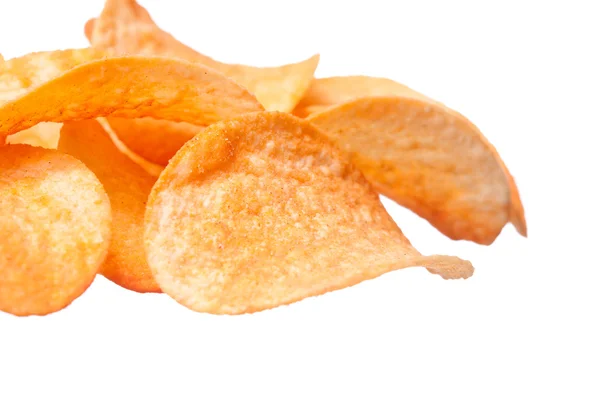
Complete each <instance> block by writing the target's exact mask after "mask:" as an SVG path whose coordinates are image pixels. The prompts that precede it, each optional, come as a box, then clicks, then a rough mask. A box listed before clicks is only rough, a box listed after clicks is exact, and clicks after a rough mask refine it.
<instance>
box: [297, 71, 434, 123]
mask: <svg viewBox="0 0 600 400" xmlns="http://www.w3.org/2000/svg"><path fill="white" fill-rule="evenodd" d="M373 96H408V97H413V98H418V99H422V100H424V101H430V102H435V103H437V102H436V101H435V100H432V99H430V98H429V97H427V96H425V95H423V94H421V93H419V92H417V91H414V90H412V89H411V88H409V87H408V86H405V85H403V84H401V83H398V82H395V81H393V80H391V79H386V78H377V77H372V76H364V75H355V76H334V77H330V78H320V79H314V80H313V82H312V84H311V85H310V88H309V89H308V91H307V92H306V94H305V95H304V97H303V98H302V100H301V101H300V102H299V103H298V105H297V106H296V108H295V109H294V111H293V114H294V115H297V116H299V117H306V116H308V115H310V114H314V113H316V112H319V111H323V110H325V109H326V108H328V107H331V106H336V105H338V104H341V103H346V102H348V101H351V100H355V99H358V98H361V97H373Z"/></svg>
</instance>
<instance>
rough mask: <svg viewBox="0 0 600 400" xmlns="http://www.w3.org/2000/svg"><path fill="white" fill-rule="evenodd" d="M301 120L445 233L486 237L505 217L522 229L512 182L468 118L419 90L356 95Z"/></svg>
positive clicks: (378, 184)
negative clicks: (415, 92) (426, 97)
mask: <svg viewBox="0 0 600 400" xmlns="http://www.w3.org/2000/svg"><path fill="white" fill-rule="evenodd" d="M308 120H309V121H310V122H312V123H313V124H314V125H316V126H317V127H319V128H321V129H322V130H323V132H324V133H325V134H326V135H327V136H328V137H329V139H330V140H331V141H332V142H333V143H335V144H336V145H337V146H338V147H339V148H340V149H342V150H344V151H345V152H346V153H347V154H349V155H350V157H351V159H352V161H353V162H354V164H355V165H357V166H358V167H359V169H360V170H361V171H362V172H363V173H364V174H365V176H366V177H367V179H368V180H369V181H370V182H371V183H372V184H373V185H374V187H375V188H376V189H377V190H378V191H379V192H380V193H382V194H384V195H385V196H387V197H389V198H391V199H392V200H395V201H396V202H398V203H399V204H401V205H403V206H405V207H407V208H409V209H411V210H413V211H414V212H415V213H417V214H418V215H420V216H422V217H423V218H425V219H427V220H428V221H429V222H430V223H431V224H432V225H433V226H435V227H436V228H437V229H439V230H440V231H441V232H442V233H444V234H445V235H447V236H448V237H450V238H452V239H466V240H471V241H474V242H477V243H480V244H490V243H492V242H493V241H494V240H495V238H496V237H497V236H498V234H499V233H500V232H501V230H502V228H503V227H504V225H505V224H506V223H507V222H509V221H510V222H512V224H513V225H514V226H515V227H516V228H517V230H518V231H519V232H520V233H521V234H522V235H526V234H527V225H526V222H525V216H524V211H523V205H522V203H521V200H520V198H519V193H518V190H517V187H516V185H515V183H514V180H513V178H512V176H511V174H510V173H509V172H508V169H507V168H506V166H505V165H504V163H503V162H502V159H501V158H500V156H499V155H498V152H497V151H496V150H495V149H494V147H493V146H492V145H491V144H490V143H489V142H488V141H487V140H486V139H485V137H484V136H483V135H482V133H481V132H480V131H479V130H478V129H477V127H476V126H475V125H473V124H472V123H471V122H470V121H469V120H468V119H467V118H465V117H464V116H462V115H460V114H459V113H457V112H456V111H453V110H450V109H448V108H447V107H445V106H443V105H441V104H440V103H437V102H433V101H427V100H424V99H423V98H422V97H419V96H408V95H407V96H395V97H373V98H362V99H357V100H353V101H349V102H347V103H343V104H341V105H338V106H334V107H329V108H326V109H325V110H324V111H321V112H319V113H316V114H311V115H310V116H309V117H308Z"/></svg>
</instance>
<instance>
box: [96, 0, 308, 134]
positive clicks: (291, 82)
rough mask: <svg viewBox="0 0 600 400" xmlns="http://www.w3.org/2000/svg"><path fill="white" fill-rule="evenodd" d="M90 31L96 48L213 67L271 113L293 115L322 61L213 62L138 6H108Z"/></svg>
mask: <svg viewBox="0 0 600 400" xmlns="http://www.w3.org/2000/svg"><path fill="white" fill-rule="evenodd" d="M85 30H90V31H91V37H90V43H91V44H92V46H93V47H95V48H99V49H102V50H106V51H112V52H114V54H116V55H123V54H144V55H155V56H171V57H178V58H182V59H185V60H188V61H192V62H198V63H202V64H204V65H207V66H209V67H211V68H213V69H215V70H217V71H219V72H221V73H222V74H224V75H225V76H227V77H229V78H231V79H233V80H234V81H236V82H237V83H239V84H240V85H242V86H244V87H245V88H247V89H248V90H249V91H250V92H251V93H253V94H254V95H255V96H256V98H257V99H258V101H259V102H260V103H261V104H262V105H263V106H264V108H265V109H266V110H269V111H286V112H287V111H291V110H293V109H294V107H295V106H296V104H297V103H298V102H299V101H300V99H301V98H302V96H303V95H304V93H305V92H306V90H307V89H308V87H309V86H310V83H311V82H312V80H313V76H314V72H315V70H316V68H317V65H318V63H319V55H314V56H312V57H311V58H309V59H307V60H304V61H301V62H298V63H294V64H288V65H283V66H279V67H266V68H259V67H252V66H247V65H241V64H226V63H222V62H219V61H216V60H213V59H212V58H210V57H207V56H205V55H203V54H200V53H198V52H197V51H195V50H194V49H192V48H191V47H188V46H186V45H184V44H183V43H181V42H179V41H178V40H177V39H175V38H174V37H173V36H172V35H171V34H169V33H167V32H165V31H163V30H162V29H160V28H159V27H158V26H157V25H156V23H155V22H154V21H153V20H152V18H151V16H150V14H149V13H148V11H147V10H146V9H145V8H144V7H142V6H141V5H139V4H138V3H137V2H136V1H135V0H107V1H106V3H105V6H104V9H103V10H102V13H101V14H100V17H98V18H97V19H96V20H94V21H91V22H90V21H88V23H86V27H85ZM117 134H119V133H118V132H117ZM119 136H120V134H119Z"/></svg>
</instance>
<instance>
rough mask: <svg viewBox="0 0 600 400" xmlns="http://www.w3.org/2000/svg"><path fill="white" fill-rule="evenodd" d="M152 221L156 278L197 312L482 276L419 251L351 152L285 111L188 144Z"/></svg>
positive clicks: (148, 232)
mask: <svg viewBox="0 0 600 400" xmlns="http://www.w3.org/2000/svg"><path fill="white" fill-rule="evenodd" d="M145 221H146V222H145V233H144V237H145V248H146V254H147V257H148V264H149V265H150V268H151V269H152V272H153V273H154V276H155V278H156V281H157V282H158V284H159V286H160V287H161V289H162V290H163V292H165V293H167V294H169V295H170V296H171V297H173V298H174V299H175V300H177V301H178V302H180V303H181V304H183V305H185V306H187V307H189V308H191V309H193V310H196V311H204V312H210V313H216V314H239V313H246V312H254V311H260V310H264V309H267V308H272V307H276V306H279V305H282V304H289V303H292V302H295V301H298V300H301V299H303V298H305V297H308V296H315V295H318V294H322V293H324V292H328V291H331V290H335V289H341V288H344V287H347V286H350V285H354V284H356V283H359V282H360V281H363V280H365V279H371V278H374V277H376V276H379V275H381V274H384V273H386V272H389V271H392V270H396V269H400V268H405V267H409V266H418V265H421V266H425V267H427V268H428V269H429V271H431V272H434V273H437V274H440V275H441V276H443V277H444V278H467V277H469V276H471V274H472V273H473V267H472V266H471V264H470V263H469V262H467V261H464V260H461V259H458V258H456V257H448V256H431V257H427V256H423V255H421V254H420V253H419V252H418V251H417V250H415V249H414V248H413V247H412V246H411V244H410V242H409V241H408V240H407V239H406V238H405V237H404V235H403V234H402V231H401V230H400V229H399V228H398V227H397V225H396V224H395V223H394V221H393V220H392V219H391V217H390V216H389V215H388V214H387V212H386V211H385V209H384V207H383V205H382V204H381V203H380V201H379V198H378V196H377V194H376V193H375V192H374V191H373V190H372V189H371V186H370V185H369V184H368V182H367V181H366V180H365V179H364V177H363V176H362V174H361V173H360V172H359V171H358V170H357V169H356V168H354V167H353V166H352V165H351V164H349V163H348V160H347V159H346V158H345V156H343V155H342V153H341V152H339V151H338V150H336V149H335V148H334V146H333V145H332V144H330V143H328V141H327V140H326V139H325V137H324V136H323V134H322V133H321V132H319V131H318V130H317V129H316V128H315V127H314V126H313V125H311V124H310V123H308V122H305V121H303V120H301V119H299V118H296V117H293V116H291V115H288V114H284V113H277V112H263V113H253V114H248V115H245V116H241V117H238V118H235V119H232V120H228V121H223V122H220V123H216V124H213V125H211V126H209V127H207V128H206V129H205V130H204V132H203V134H202V135H198V136H195V137H194V138H193V139H191V140H190V141H189V142H187V143H186V144H185V145H184V146H183V147H182V148H181V149H180V150H179V152H178V153H177V154H176V155H175V157H173V159H171V161H170V163H169V165H168V166H167V167H166V168H165V169H164V171H163V172H162V173H161V175H160V176H159V178H158V181H157V183H156V184H155V186H154V187H153V189H152V192H151V195H150V197H149V200H148V205H147V209H146V218H145Z"/></svg>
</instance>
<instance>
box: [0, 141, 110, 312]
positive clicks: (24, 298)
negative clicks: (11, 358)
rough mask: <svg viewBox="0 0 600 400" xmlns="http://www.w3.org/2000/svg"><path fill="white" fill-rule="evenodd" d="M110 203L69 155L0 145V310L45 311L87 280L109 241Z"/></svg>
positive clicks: (62, 302)
mask: <svg viewBox="0 0 600 400" xmlns="http://www.w3.org/2000/svg"><path fill="white" fill-rule="evenodd" d="M110 223H111V211H110V202H109V199H108V196H107V195H106V192H105V191H104V189H103V188H102V184H101V183H100V182H99V181H98V179H97V178H96V177H95V176H94V174H93V173H92V172H91V171H90V170H89V169H88V168H86V167H85V165H83V163H81V162H80V161H78V160H76V159H75V158H73V157H71V156H69V155H66V154H61V153H59V152H57V151H56V150H49V149H43V148H39V147H32V146H27V145H7V146H4V147H2V148H0V310H2V311H5V312H8V313H11V314H14V315H19V316H25V315H45V314H49V313H52V312H55V311H58V310H61V309H63V308H64V307H66V306H68V305H69V304H70V303H71V302H72V301H73V300H75V299H76V298H77V297H79V296H80V295H81V294H82V293H83V292H84V291H85V290H86V289H87V287H88V286H89V285H90V284H91V283H92V281H93V280H94V277H95V276H96V272H97V271H98V268H99V267H100V265H101V264H102V262H103V261H104V259H105V257H106V254H107V251H108V246H109V241H110Z"/></svg>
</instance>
